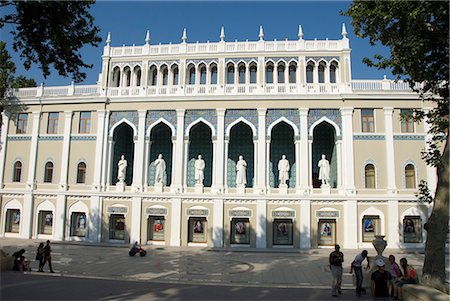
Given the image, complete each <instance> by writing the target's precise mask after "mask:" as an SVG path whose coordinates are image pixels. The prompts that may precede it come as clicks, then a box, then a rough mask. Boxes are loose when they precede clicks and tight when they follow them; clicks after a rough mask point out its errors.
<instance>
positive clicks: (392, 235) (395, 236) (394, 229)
mask: <svg viewBox="0 0 450 301" xmlns="http://www.w3.org/2000/svg"><path fill="white" fill-rule="evenodd" d="M387 219H388V221H387V224H388V225H390V226H389V227H387V231H388V232H387V233H381V234H382V235H386V236H387V243H388V247H389V248H392V249H398V248H399V242H400V234H399V233H400V228H401V227H399V226H398V225H400V220H399V216H398V201H397V200H390V201H388V214H387ZM395 225H397V226H395Z"/></svg>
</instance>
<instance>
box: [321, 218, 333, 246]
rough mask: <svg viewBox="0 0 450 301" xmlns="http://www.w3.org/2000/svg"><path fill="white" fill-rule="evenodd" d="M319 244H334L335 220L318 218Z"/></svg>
mask: <svg viewBox="0 0 450 301" xmlns="http://www.w3.org/2000/svg"><path fill="white" fill-rule="evenodd" d="M317 229H318V230H319V235H318V236H319V245H320V246H334V245H335V244H336V220H334V219H328V220H327V219H321V220H319V224H318V228H317Z"/></svg>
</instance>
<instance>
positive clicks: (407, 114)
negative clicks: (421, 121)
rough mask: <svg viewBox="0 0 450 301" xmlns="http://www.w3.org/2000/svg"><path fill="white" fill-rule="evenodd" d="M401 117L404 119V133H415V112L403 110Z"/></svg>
mask: <svg viewBox="0 0 450 301" xmlns="http://www.w3.org/2000/svg"><path fill="white" fill-rule="evenodd" d="M400 116H402V117H403V119H402V133H414V117H413V110H411V109H401V110H400Z"/></svg>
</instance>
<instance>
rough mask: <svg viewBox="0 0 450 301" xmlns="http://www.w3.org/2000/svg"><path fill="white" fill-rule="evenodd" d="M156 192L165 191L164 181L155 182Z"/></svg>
mask: <svg viewBox="0 0 450 301" xmlns="http://www.w3.org/2000/svg"><path fill="white" fill-rule="evenodd" d="M155 192H163V183H155Z"/></svg>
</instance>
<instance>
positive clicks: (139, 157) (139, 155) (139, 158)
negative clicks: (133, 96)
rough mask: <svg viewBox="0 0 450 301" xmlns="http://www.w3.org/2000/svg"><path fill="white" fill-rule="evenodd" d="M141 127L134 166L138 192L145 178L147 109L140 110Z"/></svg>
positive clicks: (134, 179) (134, 184)
mask: <svg viewBox="0 0 450 301" xmlns="http://www.w3.org/2000/svg"><path fill="white" fill-rule="evenodd" d="M138 113H139V127H138V137H137V143H135V148H134V164H133V165H134V166H133V184H132V187H133V190H134V191H136V192H138V191H142V184H143V179H144V174H143V167H144V162H145V160H144V143H145V117H146V116H147V110H139V111H138Z"/></svg>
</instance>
